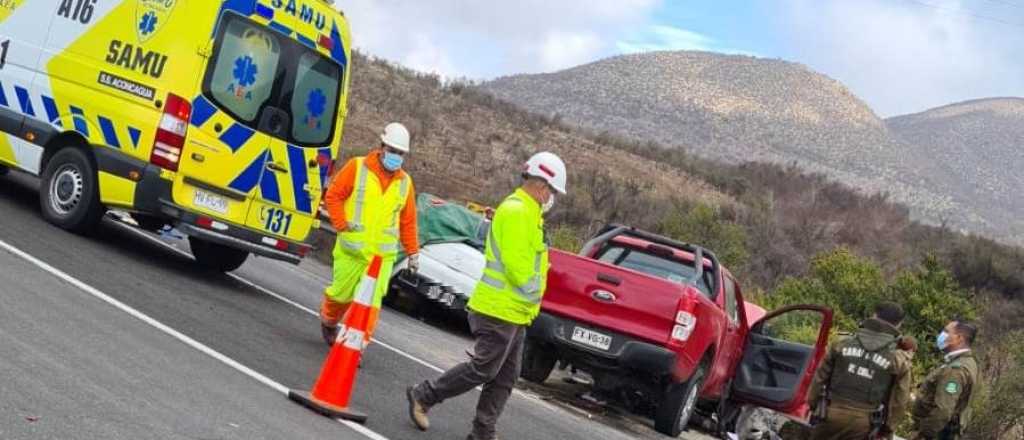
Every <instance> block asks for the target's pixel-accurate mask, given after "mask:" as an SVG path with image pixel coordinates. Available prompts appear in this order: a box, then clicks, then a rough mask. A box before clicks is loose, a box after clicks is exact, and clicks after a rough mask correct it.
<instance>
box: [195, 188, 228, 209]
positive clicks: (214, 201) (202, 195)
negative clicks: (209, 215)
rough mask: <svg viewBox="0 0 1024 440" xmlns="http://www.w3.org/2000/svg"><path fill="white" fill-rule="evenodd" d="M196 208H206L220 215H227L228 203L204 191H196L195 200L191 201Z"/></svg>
mask: <svg viewBox="0 0 1024 440" xmlns="http://www.w3.org/2000/svg"><path fill="white" fill-rule="evenodd" d="M192 202H193V203H195V205H196V207H199V208H206V209H209V210H211V211H213V212H218V213H221V214H227V213H228V201H227V199H225V198H223V197H221V196H215V195H213V194H210V193H208V192H206V191H201V190H196V195H195V198H194V199H192Z"/></svg>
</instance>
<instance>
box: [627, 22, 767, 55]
mask: <svg viewBox="0 0 1024 440" xmlns="http://www.w3.org/2000/svg"><path fill="white" fill-rule="evenodd" d="M616 47H618V49H619V50H620V51H621V52H622V53H641V52H652V51H662V50H700V51H705V52H719V53H730V54H744V55H754V54H753V53H752V52H750V51H746V50H739V49H733V48H729V47H726V46H723V45H722V44H721V43H720V42H719V41H717V40H715V39H714V38H711V37H709V36H707V35H703V34H699V33H697V32H693V31H689V30H686V29H682V28H678V27H674V26H668V25H653V26H649V27H648V28H646V29H645V30H644V31H643V32H641V33H639V34H636V35H632V36H630V37H629V38H627V39H624V40H621V41H619V42H618V43H616Z"/></svg>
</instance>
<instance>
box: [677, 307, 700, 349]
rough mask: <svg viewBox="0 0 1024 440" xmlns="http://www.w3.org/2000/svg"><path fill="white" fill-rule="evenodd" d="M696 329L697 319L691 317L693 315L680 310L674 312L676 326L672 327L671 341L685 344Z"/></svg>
mask: <svg viewBox="0 0 1024 440" xmlns="http://www.w3.org/2000/svg"><path fill="white" fill-rule="evenodd" d="M696 327H697V317H696V316H693V313H690V312H685V311H682V310H680V311H678V312H676V325H674V326H673V327H672V339H675V340H676V341H679V342H686V341H687V340H688V339H690V335H691V334H693V329H694V328H696Z"/></svg>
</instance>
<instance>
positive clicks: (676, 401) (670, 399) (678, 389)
mask: <svg viewBox="0 0 1024 440" xmlns="http://www.w3.org/2000/svg"><path fill="white" fill-rule="evenodd" d="M706 374H707V365H705V364H704V363H701V364H700V365H699V366H698V367H697V369H696V370H694V372H693V374H692V375H691V376H690V380H688V381H686V382H684V383H679V384H672V385H669V388H668V390H667V391H666V392H665V395H664V397H663V399H662V401H661V405H658V409H657V411H656V412H655V414H654V430H655V431H658V432H660V433H662V434H665V435H667V436H669V437H679V434H681V433H682V432H683V431H684V430H686V425H689V424H690V419H691V418H692V417H693V412H694V409H696V408H697V400H698V397H699V394H700V389H701V388H702V387H703V386H704V378H705V375H706Z"/></svg>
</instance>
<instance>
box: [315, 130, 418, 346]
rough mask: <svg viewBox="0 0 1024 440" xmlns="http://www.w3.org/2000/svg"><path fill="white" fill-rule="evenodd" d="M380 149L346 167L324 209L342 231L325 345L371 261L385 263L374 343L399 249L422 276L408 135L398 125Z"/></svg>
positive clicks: (324, 321) (326, 305) (327, 304)
mask: <svg viewBox="0 0 1024 440" xmlns="http://www.w3.org/2000/svg"><path fill="white" fill-rule="evenodd" d="M380 139H381V144H380V148H379V149H376V150H373V151H371V152H370V153H369V154H367V155H366V156H363V157H356V158H353V159H351V160H349V161H348V163H346V164H345V166H344V167H343V168H342V169H341V171H340V172H338V174H337V175H335V176H334V178H333V179H332V180H331V184H330V186H329V188H328V189H327V193H326V194H325V195H324V203H325V204H326V205H327V211H328V213H329V214H330V217H331V224H333V225H334V228H335V229H337V230H338V240H337V242H336V243H335V246H334V252H333V256H334V279H333V280H332V281H331V285H330V286H327V289H326V290H325V291H324V300H323V303H322V304H321V306H320V321H321V327H322V329H321V330H322V334H323V337H324V342H326V343H327V345H328V346H332V345H334V341H335V339H336V338H337V336H338V324H339V322H341V320H342V319H343V318H344V316H345V312H346V311H347V310H348V308H349V305H351V304H352V301H353V299H354V297H355V291H356V289H357V288H358V286H359V282H360V280H361V279H362V277H363V275H364V274H365V273H366V270H367V267H368V266H369V264H370V259H371V258H372V257H373V256H374V255H380V256H381V257H382V260H383V264H382V265H381V270H380V276H379V278H378V280H379V281H378V282H377V287H376V292H375V295H374V300H373V312H372V315H371V317H370V324H369V328H368V329H367V339H369V338H370V337H372V335H373V331H374V328H375V327H376V325H377V319H378V316H379V314H380V306H381V301H382V300H383V298H384V295H385V294H387V290H388V282H389V281H390V279H391V271H392V270H393V269H394V265H395V260H396V259H397V258H398V249H399V244H401V246H402V248H403V249H404V250H405V254H406V255H407V256H408V257H407V258H408V259H409V264H408V267H409V270H411V271H413V272H414V273H415V272H416V271H418V270H419V240H418V238H417V231H416V194H415V189H414V188H413V185H412V178H411V177H409V175H408V174H406V173H405V172H404V171H402V163H403V161H404V158H405V155H406V154H408V153H409V131H408V130H406V128H405V127H404V126H403V125H402V124H399V123H391V124H388V126H387V127H385V128H384V133H383V134H382V135H381V137H380Z"/></svg>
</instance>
